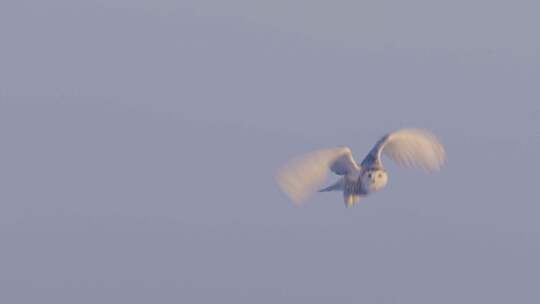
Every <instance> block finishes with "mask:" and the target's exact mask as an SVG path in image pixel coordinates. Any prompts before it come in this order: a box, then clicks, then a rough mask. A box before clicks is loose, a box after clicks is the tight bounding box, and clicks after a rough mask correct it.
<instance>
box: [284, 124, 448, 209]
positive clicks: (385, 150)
mask: <svg viewBox="0 0 540 304" xmlns="http://www.w3.org/2000/svg"><path fill="white" fill-rule="evenodd" d="M383 154H384V155H386V156H388V157H390V158H391V159H393V160H394V161H396V162H397V163H398V164H399V165H402V166H404V167H416V168H422V169H424V170H427V171H435V170H439V169H440V168H441V167H442V166H443V165H444V164H445V162H446V152H445V151H444V148H443V146H442V144H441V143H440V142H439V140H438V139H437V137H435V135H433V134H432V133H430V132H429V131H426V130H420V129H401V130H398V131H395V132H391V133H388V134H386V135H384V136H383V137H382V138H381V139H380V140H379V141H377V143H376V144H375V146H374V147H373V148H372V149H371V151H369V153H368V155H367V156H366V157H365V158H364V160H363V161H362V162H361V163H360V165H358V164H357V163H356V162H355V161H354V159H353V156H352V153H351V150H350V149H349V148H348V147H337V148H331V149H325V150H319V151H314V152H311V153H309V154H307V155H304V156H302V157H299V158H297V159H294V160H292V161H290V162H289V163H288V164H287V165H285V166H284V167H282V168H281V169H279V170H278V172H277V174H276V180H277V182H278V184H279V186H280V187H281V189H282V190H283V192H285V193H286V194H287V195H288V196H289V197H290V199H291V200H292V201H293V202H294V203H296V204H300V203H302V202H304V201H305V200H306V199H307V198H308V197H309V196H310V195H311V194H313V193H314V192H317V190H318V191H319V192H327V191H342V192H343V199H344V202H345V205H346V206H347V207H351V206H353V205H354V204H356V203H358V202H359V201H360V199H361V198H363V197H365V196H367V195H369V194H371V193H374V192H377V191H380V190H382V189H383V188H384V187H385V186H386V184H387V183H388V173H387V172H386V170H385V169H384V167H383V164H382V160H381V157H382V155H383ZM328 171H332V172H333V173H335V174H337V175H339V176H341V178H340V179H339V180H338V181H337V182H336V183H335V184H333V185H331V186H329V187H326V188H323V189H320V187H321V185H322V184H323V183H324V182H325V180H326V177H327V175H328Z"/></svg>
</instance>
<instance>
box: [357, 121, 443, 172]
mask: <svg viewBox="0 0 540 304" xmlns="http://www.w3.org/2000/svg"><path fill="white" fill-rule="evenodd" d="M382 154H384V155H386V156H388V157H390V158H391V159H393V160H394V161H396V162H397V163H398V164H399V165H401V166H404V167H412V168H422V169H424V170H427V171H434V170H439V169H440V168H441V167H442V166H443V165H444V163H445V162H446V152H445V151H444V148H443V146H442V145H441V143H440V142H439V140H438V139H437V137H435V135H433V134H432V133H430V132H428V131H425V130H419V129H402V130H399V131H396V132H393V133H390V134H387V135H385V136H384V137H383V138H381V139H380V140H379V141H378V142H377V144H376V145H375V147H373V149H372V150H371V151H370V152H369V154H368V156H366V158H365V159H364V161H362V166H366V167H374V166H381V165H382V162H381V155H382Z"/></svg>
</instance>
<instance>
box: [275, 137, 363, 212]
mask: <svg viewBox="0 0 540 304" xmlns="http://www.w3.org/2000/svg"><path fill="white" fill-rule="evenodd" d="M358 170H360V168H359V167H358V165H357V164H356V162H355V161H354V159H353V157H352V153H351V150H350V149H349V148H347V147H338V148H332V149H325V150H319V151H315V152H311V153H309V154H306V155H304V156H302V157H299V158H296V159H293V160H292V161H290V162H289V163H288V164H286V165H285V166H284V167H282V168H281V169H279V170H278V172H277V174H276V180H277V182H278V184H279V186H280V188H281V190H283V192H285V193H286V194H287V195H288V196H289V197H290V198H291V200H292V201H293V202H295V203H301V202H302V201H304V200H305V199H307V198H308V197H309V195H311V194H312V193H313V192H315V191H317V190H318V188H319V187H320V186H321V185H322V184H323V183H324V182H325V180H326V177H327V175H328V172H329V171H332V172H334V173H335V174H337V175H346V174H348V173H351V172H355V171H358Z"/></svg>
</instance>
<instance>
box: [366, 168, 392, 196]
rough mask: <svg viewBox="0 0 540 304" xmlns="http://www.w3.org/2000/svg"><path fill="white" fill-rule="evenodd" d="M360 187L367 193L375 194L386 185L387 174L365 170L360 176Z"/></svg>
mask: <svg viewBox="0 0 540 304" xmlns="http://www.w3.org/2000/svg"><path fill="white" fill-rule="evenodd" d="M360 179H361V181H362V186H363V187H364V188H365V189H366V190H367V191H368V192H376V191H379V190H381V189H382V188H384V186H386V184H387V183H388V174H386V171H384V170H381V169H373V170H367V171H366V172H364V173H363V174H362V176H360Z"/></svg>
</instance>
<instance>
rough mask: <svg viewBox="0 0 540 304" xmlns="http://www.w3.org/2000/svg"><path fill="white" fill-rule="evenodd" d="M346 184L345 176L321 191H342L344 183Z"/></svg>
mask: <svg viewBox="0 0 540 304" xmlns="http://www.w3.org/2000/svg"><path fill="white" fill-rule="evenodd" d="M344 184H345V180H344V179H343V178H341V179H339V180H338V181H337V182H336V183H335V184H333V185H331V186H328V187H326V188H323V189H321V190H319V192H329V191H341V190H343V189H344V187H343V185H344Z"/></svg>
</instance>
